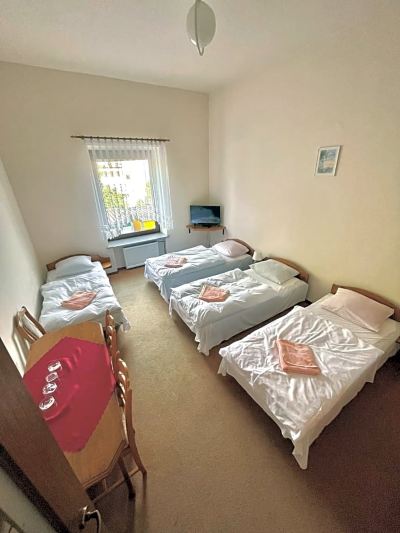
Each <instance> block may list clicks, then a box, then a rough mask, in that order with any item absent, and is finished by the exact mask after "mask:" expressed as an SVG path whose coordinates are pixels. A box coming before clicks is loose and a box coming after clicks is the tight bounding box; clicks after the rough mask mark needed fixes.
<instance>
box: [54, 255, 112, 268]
mask: <svg viewBox="0 0 400 533" xmlns="http://www.w3.org/2000/svg"><path fill="white" fill-rule="evenodd" d="M77 255H89V254H84V253H82V254H71V255H66V256H64V257H60V258H59V259H56V260H55V261H52V262H51V263H47V265H46V267H47V270H48V271H50V270H54V269H55V268H56V263H58V262H59V261H63V260H64V259H69V258H70V257H76V256H77ZM90 258H91V260H92V262H93V263H94V262H95V261H98V262H99V263H101V266H102V267H103V268H104V270H105V269H106V268H111V266H112V263H111V259H110V258H109V257H102V256H101V255H91V256H90Z"/></svg>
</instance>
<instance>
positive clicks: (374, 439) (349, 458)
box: [101, 269, 400, 533]
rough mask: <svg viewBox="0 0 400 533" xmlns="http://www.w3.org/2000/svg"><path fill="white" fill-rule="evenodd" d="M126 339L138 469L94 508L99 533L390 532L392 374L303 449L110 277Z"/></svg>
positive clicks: (394, 526) (145, 296) (394, 476)
mask: <svg viewBox="0 0 400 533" xmlns="http://www.w3.org/2000/svg"><path fill="white" fill-rule="evenodd" d="M111 281H112V284H113V287H114V289H115V292H116V294H117V296H118V298H119V299H120V302H121V304H122V306H123V307H124V309H125V311H126V313H127V315H128V317H129V319H130V320H131V322H132V330H131V331H130V332H129V333H127V334H125V333H121V334H120V337H119V339H120V346H121V351H122V353H123V356H124V358H125V360H126V361H127V363H128V365H129V368H130V371H131V375H132V378H133V382H134V397H135V405H134V413H135V417H136V420H135V423H136V429H137V441H138V445H139V448H140V451H141V455H142V459H143V461H144V462H145V464H146V466H147V468H148V478H147V486H146V490H144V487H143V485H142V480H141V477H140V475H137V476H135V477H134V484H135V487H136V492H137V497H136V501H135V502H129V501H128V498H127V492H126V487H125V485H122V486H121V487H119V488H118V489H117V490H116V491H115V492H114V493H113V494H111V495H109V496H108V497H107V498H105V499H104V500H103V502H102V503H101V511H102V514H103V517H104V520H105V522H106V524H107V525H108V527H109V531H111V532H115V533H119V532H121V533H122V532H125V531H126V532H132V531H135V532H152V533H153V532H157V533H159V532H165V533H168V532H179V533H191V532H196V533H202V532H209V533H214V532H221V533H225V532H226V533H236V532H241V533H242V532H243V533H251V532H260V533H261V532H274V533H275V532H276V533H278V532H296V533H297V532H307V533H310V532H318V533H325V532H326V533H328V532H329V533H330V532H358V531H359V532H369V531H374V532H389V531H393V532H394V531H400V505H399V503H400V482H399V481H400V415H399V412H400V375H399V372H398V370H399V365H398V362H397V361H396V360H392V361H390V362H388V363H387V364H386V365H385V367H384V368H383V369H381V370H380V371H379V373H378V375H377V378H376V381H375V383H374V384H373V385H366V387H365V388H364V390H363V391H362V392H361V393H360V394H359V396H358V397H357V398H355V399H354V400H353V401H352V403H351V404H350V405H349V406H347V407H346V408H345V409H344V410H343V412H342V413H341V414H340V415H339V417H338V418H337V419H336V420H335V421H334V422H333V423H332V424H331V425H330V426H329V427H328V428H327V429H326V430H325V431H324V432H323V434H322V435H321V436H320V438H319V439H318V440H317V441H316V443H315V444H314V445H313V446H312V448H311V452H310V461H309V468H308V470H307V471H302V470H300V468H299V467H298V466H297V463H296V462H295V460H294V459H293V457H292V455H291V448H292V447H291V444H290V442H289V441H287V440H285V439H283V438H282V436H281V435H280V432H279V430H278V428H277V426H276V425H275V424H274V423H273V422H272V421H271V420H270V419H269V418H268V417H267V416H266V415H265V414H264V413H263V411H262V410H261V409H260V408H259V407H258V406H257V405H256V404H255V403H254V402H253V401H252V400H251V398H250V397H248V396H247V394H246V393H245V392H244V391H243V390H242V389H241V387H240V386H239V385H238V384H237V383H236V382H235V381H234V380H233V379H232V378H229V377H226V378H224V377H222V376H218V375H217V373H216V370H217V368H218V364H219V360H218V359H219V356H218V355H217V350H214V353H213V354H212V355H211V356H210V357H208V358H207V357H205V356H203V355H201V354H199V353H198V352H197V350H196V345H195V343H194V338H193V335H192V333H191V332H190V331H189V330H188V329H187V328H186V326H185V325H184V324H183V323H182V322H181V321H180V319H179V318H178V317H176V316H175V317H174V318H173V319H171V318H170V317H169V315H168V306H167V304H166V303H165V302H164V300H163V299H162V298H161V296H160V295H159V292H158V290H157V288H156V286H155V285H154V284H152V283H150V282H148V281H146V280H145V279H144V277H143V269H135V270H130V271H122V272H120V273H118V274H116V275H114V276H112V278H111Z"/></svg>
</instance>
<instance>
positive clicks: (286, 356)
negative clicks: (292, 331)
mask: <svg viewBox="0 0 400 533" xmlns="http://www.w3.org/2000/svg"><path fill="white" fill-rule="evenodd" d="M276 344H277V346H278V351H279V362H280V365H281V368H282V370H283V371H284V372H293V373H296V374H310V375H312V376H315V375H317V374H320V373H321V370H320V368H319V366H318V365H317V364H316V362H315V357H314V352H313V351H312V349H311V348H310V347H309V346H307V345H306V344H295V343H294V342H290V341H285V340H283V339H278V340H277V341H276Z"/></svg>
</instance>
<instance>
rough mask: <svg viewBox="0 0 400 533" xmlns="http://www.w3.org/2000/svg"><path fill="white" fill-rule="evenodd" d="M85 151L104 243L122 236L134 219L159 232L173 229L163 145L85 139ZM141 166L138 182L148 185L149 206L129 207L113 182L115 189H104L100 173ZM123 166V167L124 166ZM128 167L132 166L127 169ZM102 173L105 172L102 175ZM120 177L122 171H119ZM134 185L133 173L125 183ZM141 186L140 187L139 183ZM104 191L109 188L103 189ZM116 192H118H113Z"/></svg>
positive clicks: (119, 182) (106, 139)
mask: <svg viewBox="0 0 400 533" xmlns="http://www.w3.org/2000/svg"><path fill="white" fill-rule="evenodd" d="M85 143H86V147H87V149H88V152H89V157H90V160H91V163H92V173H93V189H94V194H95V199H96V206H97V212H98V216H99V221H100V227H101V230H102V232H103V234H104V236H105V238H106V239H108V240H109V239H113V238H115V237H118V236H120V235H121V234H123V233H124V228H126V226H127V224H128V225H129V223H130V222H131V220H132V219H133V218H135V219H146V218H147V219H148V218H152V219H154V220H156V221H157V222H158V224H159V225H160V227H161V229H162V230H170V229H172V228H173V220H172V208H171V197H170V189H169V176H168V164H167V153H166V147H165V142H164V141H157V140H130V139H126V140H125V139H114V138H101V139H99V138H86V139H85ZM135 162H136V164H141V167H140V170H141V181H142V182H143V181H144V180H145V181H146V184H147V182H148V184H149V187H148V191H149V193H148V194H150V195H151V200H152V201H151V202H147V203H144V202H143V201H142V202H140V201H139V202H138V203H137V205H135V206H132V205H131V203H129V202H128V201H127V198H128V196H129V197H130V198H131V195H127V194H126V191H125V189H124V183H123V181H124V180H123V179H122V176H121V180H119V178H118V179H117V181H116V183H118V186H115V185H113V186H112V188H110V186H109V185H106V186H105V185H104V173H106V174H107V172H106V171H108V173H109V174H111V175H113V174H114V171H115V174H118V176H119V173H120V169H121V167H124V166H125V168H131V169H132V168H134V165H135ZM124 163H127V164H128V166H127V165H124ZM129 165H133V166H130V167H129ZM105 169H106V171H105ZM121 173H122V171H121ZM132 178H133V181H135V172H134V171H133V176H128V179H132ZM142 185H143V183H142ZM107 187H109V188H108V189H107ZM117 189H118V190H117Z"/></svg>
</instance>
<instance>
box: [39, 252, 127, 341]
mask: <svg viewBox="0 0 400 533" xmlns="http://www.w3.org/2000/svg"><path fill="white" fill-rule="evenodd" d="M93 265H94V266H93V269H92V270H90V271H89V272H85V273H83V274H79V275H77V276H68V277H64V278H61V279H56V273H55V271H54V270H52V271H50V272H48V275H47V283H45V284H44V285H42V287H41V293H42V296H43V305H42V311H41V314H40V318H39V322H40V323H41V324H42V325H43V327H44V328H45V329H46V330H47V331H52V330H55V329H59V328H62V327H65V326H70V325H72V324H78V323H80V322H85V321H86V320H94V321H96V322H101V323H104V318H105V313H106V310H107V309H108V310H110V312H111V314H112V315H113V317H114V319H115V323H116V324H117V325H122V327H123V329H124V330H128V329H129V328H130V324H129V321H128V319H127V318H126V316H125V314H124V312H123V310H122V308H121V306H120V304H119V302H118V300H117V298H116V297H115V294H114V292H113V289H112V287H111V284H110V281H109V279H108V276H107V274H106V273H105V271H104V269H103V267H102V266H101V263H99V262H95V263H94V264H93ZM77 291H94V292H95V293H96V297H95V298H94V299H93V301H92V302H91V303H90V304H89V305H88V306H87V307H85V308H84V309H80V310H76V311H75V310H71V309H65V308H64V307H62V306H61V302H62V301H63V300H67V299H68V298H70V297H71V296H72V295H73V294H74V293H75V292H77Z"/></svg>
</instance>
